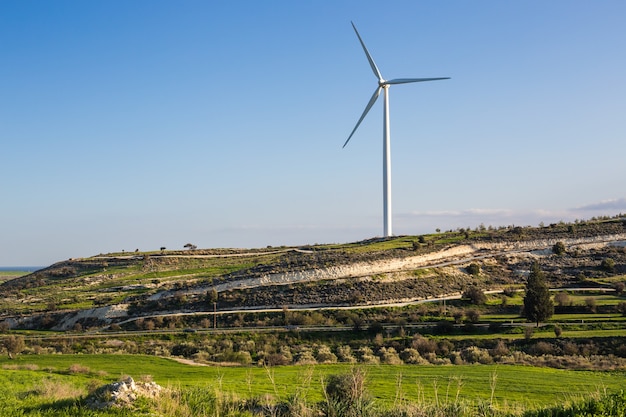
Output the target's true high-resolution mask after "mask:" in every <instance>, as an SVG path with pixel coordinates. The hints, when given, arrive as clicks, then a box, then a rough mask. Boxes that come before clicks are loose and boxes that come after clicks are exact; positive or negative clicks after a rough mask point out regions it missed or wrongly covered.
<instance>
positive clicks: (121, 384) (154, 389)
mask: <svg viewBox="0 0 626 417" xmlns="http://www.w3.org/2000/svg"><path fill="white" fill-rule="evenodd" d="M162 389H163V388H162V387H161V386H160V385H158V384H157V383H155V382H135V380H133V378H131V377H130V376H128V377H125V378H124V379H122V380H121V381H118V382H113V383H112V384H107V385H104V386H102V387H100V388H98V389H96V390H95V391H94V392H93V394H91V395H89V396H88V397H87V399H86V400H85V405H86V406H87V407H89V408H91V409H92V410H102V409H105V408H114V407H115V408H127V407H131V406H132V405H133V403H134V402H135V401H136V400H137V398H139V397H147V398H156V397H158V396H159V394H160V393H161V391H162Z"/></svg>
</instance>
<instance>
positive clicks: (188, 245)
mask: <svg viewBox="0 0 626 417" xmlns="http://www.w3.org/2000/svg"><path fill="white" fill-rule="evenodd" d="M183 248H187V249H189V250H195V249H197V248H198V247H197V246H196V245H194V244H193V243H187V244H186V245H185V246H183Z"/></svg>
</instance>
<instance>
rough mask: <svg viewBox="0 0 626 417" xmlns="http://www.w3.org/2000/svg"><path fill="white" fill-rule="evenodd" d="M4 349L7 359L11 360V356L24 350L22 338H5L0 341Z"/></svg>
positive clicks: (11, 336)
mask: <svg viewBox="0 0 626 417" xmlns="http://www.w3.org/2000/svg"><path fill="white" fill-rule="evenodd" d="M2 344H3V346H4V348H5V349H6V350H7V354H8V355H9V359H13V355H17V354H18V353H20V352H21V351H23V350H24V348H25V347H26V345H25V344H24V338H23V337H22V336H13V335H10V336H7V337H5V338H4V340H2Z"/></svg>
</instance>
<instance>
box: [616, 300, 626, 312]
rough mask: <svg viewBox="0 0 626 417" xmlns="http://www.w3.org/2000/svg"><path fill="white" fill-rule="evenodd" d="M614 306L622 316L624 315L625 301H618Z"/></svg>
mask: <svg viewBox="0 0 626 417" xmlns="http://www.w3.org/2000/svg"><path fill="white" fill-rule="evenodd" d="M615 308H616V309H617V311H618V312H619V313H622V315H623V316H626V301H622V302H620V303H619V304H618V305H617V306H616V307H615Z"/></svg>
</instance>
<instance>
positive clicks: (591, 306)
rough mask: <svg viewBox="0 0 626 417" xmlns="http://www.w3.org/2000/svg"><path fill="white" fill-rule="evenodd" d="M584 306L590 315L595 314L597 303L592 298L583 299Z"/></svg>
mask: <svg viewBox="0 0 626 417" xmlns="http://www.w3.org/2000/svg"><path fill="white" fill-rule="evenodd" d="M585 305H586V306H587V308H588V309H589V311H591V312H592V313H595V312H596V311H597V308H598V307H597V302H596V299H595V298H593V297H587V298H585Z"/></svg>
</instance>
